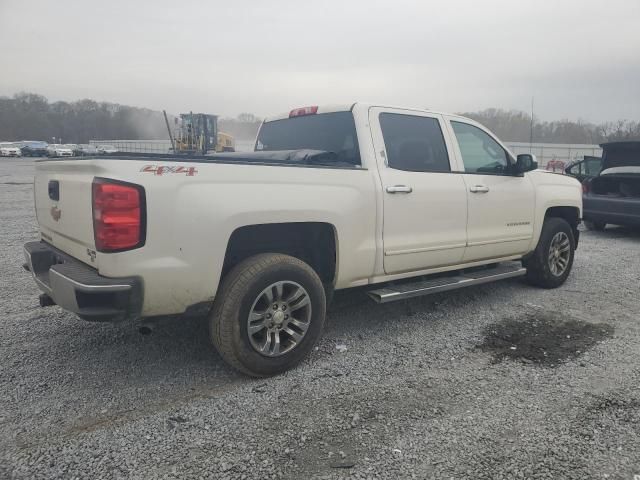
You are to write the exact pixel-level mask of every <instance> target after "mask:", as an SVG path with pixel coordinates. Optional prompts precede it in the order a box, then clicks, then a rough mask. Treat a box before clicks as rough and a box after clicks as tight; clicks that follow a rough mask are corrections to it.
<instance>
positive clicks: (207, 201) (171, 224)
mask: <svg viewBox="0 0 640 480" xmlns="http://www.w3.org/2000/svg"><path fill="white" fill-rule="evenodd" d="M151 163H153V160H152V159H146V160H145V161H132V160H128V161H112V162H111V164H110V167H111V168H110V169H109V170H110V171H111V172H112V174H111V175H108V176H109V177H110V178H116V179H122V180H126V181H129V182H133V183H138V184H140V185H143V186H144V187H145V190H146V198H147V242H146V244H145V246H144V247H142V248H140V249H137V250H132V251H128V252H122V253H115V254H102V253H98V257H99V258H98V262H97V263H98V264H99V265H100V269H99V271H100V274H102V275H105V276H107V277H121V276H129V275H139V276H141V277H142V280H143V283H144V304H143V311H142V314H143V316H152V315H165V314H172V313H182V312H184V311H185V309H186V308H187V307H188V306H190V305H193V304H196V303H199V302H203V301H210V300H212V299H213V298H214V296H215V293H216V290H217V288H218V283H219V281H220V274H221V271H222V266H223V263H224V256H225V252H226V248H227V243H228V241H229V238H230V236H231V234H232V233H233V231H234V230H236V229H237V228H239V227H243V226H246V225H256V224H265V223H281V222H325V223H329V224H331V225H333V226H334V228H335V230H336V232H337V250H338V251H337V258H338V265H337V273H336V275H337V279H336V288H343V287H347V286H352V285H354V284H357V283H358V281H360V282H361V281H362V279H366V278H367V277H368V276H370V274H371V272H372V271H373V266H374V262H375V253H376V245H375V222H376V208H375V188H376V185H375V178H374V176H373V173H372V172H371V171H370V170H367V169H364V168H362V169H360V168H357V169H332V168H307V167H286V166H267V165H237V164H236V165H233V164H217V163H216V164H212V163H181V164H180V165H182V166H185V167H194V168H195V169H196V173H195V174H194V175H193V176H188V175H185V174H184V173H170V174H163V175H155V174H153V173H148V172H142V171H141V169H142V167H144V166H145V165H147V164H151ZM162 165H171V162H162ZM104 176H107V175H104ZM256 241H257V242H259V239H256ZM343 252H344V253H343Z"/></svg>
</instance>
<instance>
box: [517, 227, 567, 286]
mask: <svg viewBox="0 0 640 480" xmlns="http://www.w3.org/2000/svg"><path fill="white" fill-rule="evenodd" d="M575 245H576V242H575V239H574V236H573V231H572V230H571V226H570V225H569V223H567V221H566V220H564V219H562V218H556V217H550V218H547V219H546V220H545V222H544V225H543V226H542V232H541V234H540V240H539V241H538V246H537V247H536V249H535V251H534V252H533V255H532V256H531V257H530V258H529V259H527V260H526V261H525V262H523V263H524V266H525V267H526V268H527V281H528V282H529V283H531V284H532V285H536V286H538V287H542V288H557V287H559V286H560V285H562V284H563V283H564V282H565V280H566V279H567V277H568V276H569V273H570V272H571V267H572V266H573V257H574V251H575Z"/></svg>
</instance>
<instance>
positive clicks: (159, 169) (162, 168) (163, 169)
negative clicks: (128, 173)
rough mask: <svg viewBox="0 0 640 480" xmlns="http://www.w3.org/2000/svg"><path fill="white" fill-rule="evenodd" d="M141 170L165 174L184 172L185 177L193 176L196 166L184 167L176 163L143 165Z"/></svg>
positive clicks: (196, 171)
mask: <svg viewBox="0 0 640 480" xmlns="http://www.w3.org/2000/svg"><path fill="white" fill-rule="evenodd" d="M140 171H141V172H146V173H153V174H154V175H158V176H161V175H165V174H167V173H184V174H185V175H186V176H187V177H193V176H194V175H195V174H196V173H198V170H196V167H184V166H178V165H145V166H144V167H142V168H141V169H140Z"/></svg>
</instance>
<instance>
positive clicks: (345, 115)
mask: <svg viewBox="0 0 640 480" xmlns="http://www.w3.org/2000/svg"><path fill="white" fill-rule="evenodd" d="M302 149H308V150H322V151H327V152H334V153H335V154H336V156H337V160H339V161H343V162H347V163H350V164H352V165H360V151H359V149H358V137H357V135H356V126H355V123H354V121H353V114H352V113H351V112H334V113H323V114H320V115H305V116H300V117H294V118H287V119H283V120H274V121H271V122H265V123H264V124H263V125H262V128H260V132H259V133H258V139H257V141H256V146H255V150H256V151H263V152H264V151H275V150H302Z"/></svg>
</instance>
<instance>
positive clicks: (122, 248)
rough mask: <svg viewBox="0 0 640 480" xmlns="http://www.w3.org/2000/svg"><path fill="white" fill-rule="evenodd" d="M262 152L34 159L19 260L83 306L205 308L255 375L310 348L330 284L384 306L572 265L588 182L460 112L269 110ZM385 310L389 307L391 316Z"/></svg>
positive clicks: (164, 311) (44, 286)
mask: <svg viewBox="0 0 640 480" xmlns="http://www.w3.org/2000/svg"><path fill="white" fill-rule="evenodd" d="M255 145H256V150H257V151H255V152H250V153H220V154H217V155H213V156H197V157H189V158H185V157H180V156H175V157H171V156H169V155H158V156H153V155H150V156H146V157H145V156H136V157H127V156H122V157H118V156H114V157H113V158H110V159H109V160H105V161H101V160H99V159H95V158H93V159H87V160H83V159H75V160H73V167H74V168H73V169H70V168H69V167H70V164H71V163H70V162H69V161H66V160H62V161H44V162H38V164H37V165H36V175H35V184H34V190H35V205H36V211H37V219H38V222H39V227H40V237H41V240H40V241H34V242H29V243H27V244H26V245H25V256H26V267H27V269H28V270H31V272H32V274H33V276H34V279H35V282H36V284H37V285H38V286H39V287H40V289H41V290H42V291H43V294H42V295H41V297H40V302H41V305H43V306H46V305H51V304H53V303H56V304H58V305H60V306H61V307H62V308H65V309H67V310H69V311H71V312H75V313H76V314H78V315H79V316H80V317H81V318H84V319H88V320H100V321H117V320H120V321H123V320H124V321H132V320H137V319H140V318H146V317H154V316H158V315H172V314H186V315H189V314H206V315H208V318H209V325H210V333H211V340H212V342H213V344H214V345H215V347H216V348H217V349H218V351H219V352H220V354H221V355H222V358H224V359H225V360H226V361H227V362H228V363H229V364H230V365H232V366H234V367H235V368H237V369H238V370H240V371H242V372H245V373H247V374H249V375H254V376H267V375H273V374H276V373H279V372H282V371H284V370H286V369H288V368H290V367H292V366H294V365H296V364H297V363H298V362H300V360H302V359H303V358H304V357H305V356H306V355H307V354H308V353H309V352H310V351H311V350H312V348H313V346H314V344H315V343H316V341H317V340H318V338H319V336H320V335H321V333H322V331H323V325H324V321H325V311H326V305H327V302H328V301H329V299H330V298H331V296H332V293H333V291H334V290H336V289H346V288H352V287H365V286H366V288H367V289H368V294H369V296H370V297H371V298H372V299H373V300H375V301H376V302H379V303H386V302H390V301H394V300H402V299H407V298H410V297H415V296H419V295H426V294H430V293H434V292H442V291H446V290H453V289H457V288H461V287H466V286H469V285H477V284H480V283H486V282H492V281H497V280H501V279H505V278H510V277H517V276H526V278H527V280H528V281H529V282H530V283H531V284H533V285H537V286H540V287H543V288H555V287H558V286H560V285H562V284H563V283H564V281H565V280H566V278H567V276H568V275H569V272H570V271H571V267H572V263H573V258H574V250H575V248H576V246H577V244H578V238H579V231H578V224H579V222H580V218H581V217H582V195H581V187H580V183H579V182H577V181H576V179H574V178H571V177H568V176H565V175H554V174H552V173H549V172H545V171H540V170H536V168H537V164H536V162H535V158H534V157H533V156H532V155H529V154H522V155H518V156H517V158H516V157H514V156H513V155H512V154H511V153H510V152H509V150H508V149H507V148H506V147H505V146H504V144H503V143H502V142H500V141H499V140H498V139H497V138H496V137H495V135H493V134H492V133H491V132H490V131H489V130H487V129H486V128H484V127H483V126H482V125H480V124H479V123H477V122H475V121H473V120H470V119H468V118H464V117H461V116H458V115H447V114H442V113H436V112H430V111H424V110H420V109H403V108H392V107H384V106H377V105H367V104H360V103H356V104H350V105H345V106H343V107H335V106H334V107H327V108H321V107H317V106H313V107H303V108H298V109H295V110H292V111H291V112H289V113H288V114H284V115H280V116H276V117H274V118H271V119H268V120H265V121H264V123H263V124H262V126H261V127H260V130H259V133H258V136H257V139H256V142H255ZM390 320H392V319H390Z"/></svg>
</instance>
